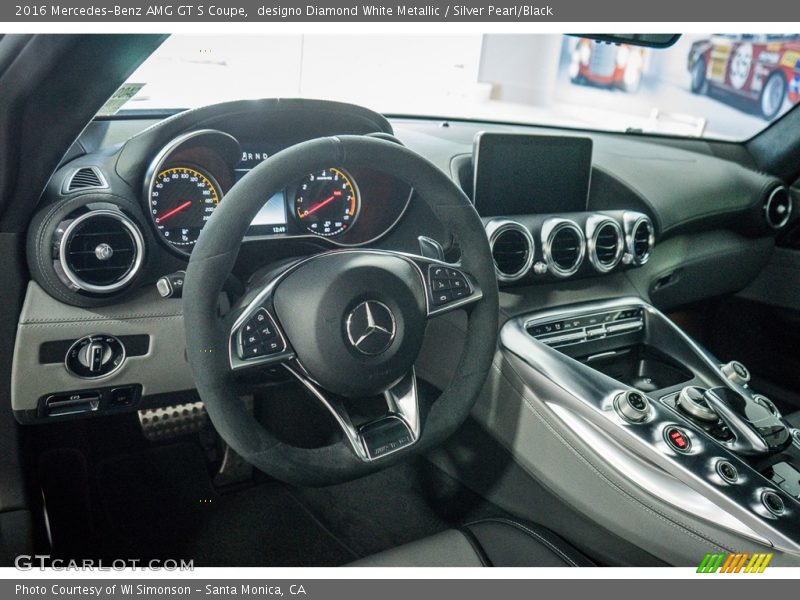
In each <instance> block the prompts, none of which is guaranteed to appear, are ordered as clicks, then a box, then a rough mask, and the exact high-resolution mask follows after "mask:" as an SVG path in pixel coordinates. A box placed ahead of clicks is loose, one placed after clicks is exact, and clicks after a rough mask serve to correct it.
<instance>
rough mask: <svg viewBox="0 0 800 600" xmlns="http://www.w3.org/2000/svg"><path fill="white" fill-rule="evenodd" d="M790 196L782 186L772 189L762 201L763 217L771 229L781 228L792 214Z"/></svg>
mask: <svg viewBox="0 0 800 600" xmlns="http://www.w3.org/2000/svg"><path fill="white" fill-rule="evenodd" d="M792 204H793V203H792V197H791V196H790V195H789V192H788V190H787V189H786V188H785V187H783V186H778V187H776V188H775V189H774V190H772V191H771V192H770V194H769V196H767V199H766V200H765V201H764V219H765V220H766V222H767V225H769V226H770V227H771V228H772V229H782V228H783V227H784V226H785V225H786V223H788V222H789V217H791V216H792V208H793V206H792Z"/></svg>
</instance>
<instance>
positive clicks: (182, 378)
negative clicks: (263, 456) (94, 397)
mask: <svg viewBox="0 0 800 600" xmlns="http://www.w3.org/2000/svg"><path fill="white" fill-rule="evenodd" d="M93 333H106V334H110V335H115V336H125V335H141V334H146V335H149V336H150V348H149V350H148V353H147V354H145V355H142V356H132V357H128V358H127V359H126V360H125V362H124V363H123V364H122V366H121V367H120V368H119V369H118V370H117V371H115V372H114V373H113V374H111V375H109V376H108V377H105V378H103V380H102V383H97V384H93V382H87V381H86V380H83V379H80V378H78V377H76V376H74V375H72V374H70V373H69V372H68V371H67V370H66V369H65V368H64V365H63V363H54V364H40V363H39V347H40V346H41V344H43V343H44V342H48V341H56V340H71V339H78V338H81V337H84V336H85V335H89V334H93ZM185 351H186V343H185V341H184V326H183V314H182V311H181V301H180V300H176V299H164V298H161V297H160V296H159V295H158V293H157V291H156V289H155V287H150V288H148V289H147V290H143V291H142V292H140V293H138V294H131V298H130V299H129V300H128V301H126V302H123V303H120V304H116V305H114V306H107V307H102V308H94V309H84V308H79V307H76V306H71V305H68V304H64V303H61V302H59V301H57V300H55V299H53V298H52V297H50V296H49V295H48V294H47V293H46V292H45V291H44V290H43V289H42V288H41V287H40V286H39V285H38V284H37V283H35V282H30V283H29V284H28V289H27V292H26V295H25V302H24V305H23V308H22V313H21V314H20V318H19V323H18V326H17V337H16V342H15V346H14V358H13V363H12V370H11V406H12V408H13V410H15V411H24V410H34V409H35V408H36V406H37V402H38V400H39V398H40V397H42V396H44V395H46V394H51V393H54V392H67V391H73V390H80V389H92V388H93V387H95V385H97V386H103V387H105V386H113V385H118V384H119V385H129V384H136V383H139V384H141V385H142V394H143V395H151V394H162V393H169V392H179V391H184V390H190V389H194V380H193V379H192V376H191V373H190V371H189V365H188V363H187V362H186V358H185Z"/></svg>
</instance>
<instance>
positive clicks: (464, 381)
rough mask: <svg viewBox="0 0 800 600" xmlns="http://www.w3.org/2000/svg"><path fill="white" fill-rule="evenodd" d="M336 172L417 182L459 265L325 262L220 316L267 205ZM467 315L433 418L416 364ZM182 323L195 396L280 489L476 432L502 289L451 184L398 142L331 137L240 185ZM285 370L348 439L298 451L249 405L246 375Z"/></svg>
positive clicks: (200, 251)
mask: <svg viewBox="0 0 800 600" xmlns="http://www.w3.org/2000/svg"><path fill="white" fill-rule="evenodd" d="M331 165H335V166H337V167H341V168H345V169H352V168H369V169H374V170H377V171H381V172H384V173H387V174H390V175H392V176H394V177H397V178H398V179H401V180H403V181H405V182H406V183H407V184H409V185H410V186H411V187H412V188H414V190H415V192H416V194H415V200H416V199H422V200H424V201H425V202H427V203H428V204H429V205H430V207H431V209H432V210H433V213H434V214H435V215H436V217H437V218H438V219H439V220H440V221H441V223H442V225H444V227H445V228H446V229H447V230H448V231H449V232H450V233H451V234H452V235H454V237H455V238H456V239H457V240H458V242H459V246H460V251H461V260H460V262H459V263H458V264H446V263H444V262H441V261H437V260H433V259H429V258H425V257H422V256H416V255H411V254H406V253H401V252H392V251H386V250H373V249H343V250H334V251H330V252H323V253H321V254H317V255H313V256H311V257H307V258H303V259H298V260H296V261H294V262H290V263H289V264H286V265H283V266H282V267H279V268H277V269H275V270H274V271H273V272H272V273H270V275H269V276H268V277H265V278H262V279H261V280H260V281H259V282H258V283H256V284H253V285H252V287H251V289H248V290H247V292H246V293H245V294H244V296H243V297H242V298H241V299H240V300H239V301H238V303H237V304H236V305H235V306H234V307H233V308H232V309H231V310H230V311H228V312H227V314H225V315H220V311H219V298H220V293H221V292H222V289H223V285H224V284H225V281H226V279H227V278H228V276H229V275H230V273H231V271H232V269H233V266H234V263H235V261H236V257H237V255H238V252H239V248H240V246H241V244H242V239H243V238H244V236H245V233H246V231H247V229H248V227H249V225H250V223H251V221H252V220H253V218H254V217H255V215H256V213H257V212H258V211H259V210H260V209H261V208H262V207H263V204H264V199H265V198H271V197H272V196H273V195H274V194H275V193H276V192H277V191H279V190H281V189H283V188H284V186H285V185H286V184H287V183H289V182H292V181H297V180H300V179H302V178H303V177H305V176H306V175H307V174H308V173H314V172H317V171H320V170H322V169H324V168H328V167H330V166H331ZM443 289H446V290H447V291H448V293H446V294H442V293H441V290H443ZM437 291H439V292H440V293H438V294H437ZM455 309H464V310H466V312H467V322H468V325H467V330H466V337H465V343H464V347H463V351H462V354H461V357H460V360H459V362H458V366H457V367H456V371H455V375H454V377H453V379H452V381H451V383H450V384H449V385H448V387H447V388H446V389H445V390H444V391H443V392H442V394H441V396H439V397H438V398H437V399H436V400H435V401H434V402H433V403H432V404H431V405H430V406H426V407H425V408H424V410H423V409H422V407H421V405H420V403H419V401H418V394H417V381H416V378H415V374H414V363H415V361H416V359H417V356H418V354H419V352H420V349H421V346H422V342H423V337H424V334H425V328H426V322H427V320H428V319H430V318H432V317H435V316H438V315H441V314H443V313H445V312H448V311H451V310H455ZM183 315H184V322H185V328H186V344H187V356H188V360H189V364H190V365H191V369H192V373H193V375H194V380H195V382H196V385H197V390H198V392H199V394H200V397H201V399H202V400H203V402H204V403H205V405H206V408H207V410H208V414H209V416H210V418H211V421H212V423H213V424H214V426H215V427H216V429H217V431H218V432H219V434H220V435H221V436H222V438H223V439H224V440H225V441H226V442H227V443H228V444H229V445H230V446H231V447H232V448H233V449H234V450H235V451H236V452H237V453H239V454H240V455H241V456H242V458H244V459H245V460H247V461H248V462H249V463H251V464H253V465H254V466H256V467H257V468H259V469H261V470H262V471H264V472H266V473H267V474H269V475H271V476H273V477H275V478H277V479H280V480H283V481H286V482H289V483H293V484H298V485H328V484H332V483H337V482H340V481H345V480H348V479H353V478H355V477H359V476H362V475H365V474H367V473H369V472H372V471H374V470H377V469H380V468H383V467H385V466H389V465H391V464H393V463H395V462H397V461H398V460H400V459H402V458H403V457H405V456H407V455H409V454H411V453H415V452H420V451H423V450H425V449H429V448H431V447H433V446H434V445H436V444H438V443H440V442H441V441H443V440H444V439H445V438H446V437H447V436H448V435H450V434H451V433H453V432H454V431H455V430H456V429H457V428H458V427H459V426H460V425H461V424H462V423H463V422H464V420H465V419H466V418H467V416H468V414H469V411H470V409H471V408H472V405H473V404H474V403H475V401H476V399H477V397H478V394H479V392H480V390H481V388H482V386H483V384H484V381H485V379H486V376H487V373H488V370H489V368H490V367H491V363H492V357H493V355H494V352H495V346H496V341H497V321H498V293H497V280H496V278H495V273H494V263H493V261H492V256H491V251H490V249H489V245H488V241H487V238H486V234H485V232H484V228H483V225H482V223H481V220H480V218H479V217H478V214H477V213H476V212H475V209H474V208H473V206H472V204H471V203H470V202H469V200H468V199H467V197H466V196H465V195H464V193H463V192H462V191H461V190H460V189H459V188H458V187H457V186H456V185H455V184H454V183H453V181H452V180H451V179H450V178H449V177H448V176H447V175H446V174H445V173H443V172H442V171H441V170H439V169H438V168H437V167H435V166H434V165H433V164H431V163H430V162H428V161H427V160H425V159H424V158H422V157H421V156H419V155H418V154H416V153H414V152H412V151H411V150H409V149H407V148H404V147H403V146H400V145H398V144H396V143H393V142H389V141H385V140H379V139H375V138H370V137H360V136H343V137H333V138H320V139H316V140H311V141H308V142H304V143H301V144H298V145H296V146H292V147H290V148H288V149H286V150H283V151H281V152H279V153H277V154H275V155H273V156H271V157H270V158H268V159H267V160H265V161H264V162H262V163H261V164H260V165H258V166H257V167H256V168H254V169H253V170H252V171H251V172H250V173H248V174H247V175H246V176H245V177H244V178H242V180H241V181H239V182H238V183H236V185H234V186H233V188H231V190H230V191H229V192H228V194H227V195H226V197H225V201H224V202H222V203H221V204H220V205H219V207H218V208H217V209H216V210H215V212H214V215H213V217H212V218H211V219H209V221H208V223H207V224H206V226H205V228H204V230H203V233H202V235H201V236H200V238H199V240H198V242H197V244H196V246H195V248H194V250H193V252H192V255H191V259H190V261H189V266H188V268H187V271H186V279H185V284H184V291H183ZM276 364H282V365H283V366H284V367H285V368H286V369H287V370H289V371H290V372H291V373H292V374H293V375H295V376H296V377H297V378H298V379H299V380H300V381H301V382H302V383H303V384H304V385H305V386H306V388H307V389H308V390H309V391H310V392H311V393H312V394H313V395H314V396H315V397H316V398H317V399H318V400H320V401H321V402H322V403H323V405H324V406H325V407H326V408H327V409H328V410H329V411H330V413H331V414H332V415H333V417H334V418H335V420H336V422H337V423H338V425H339V427H340V428H341V430H342V432H343V435H342V436H340V438H339V441H337V442H335V443H333V444H331V445H328V446H324V447H321V448H301V447H297V446H293V445H290V444H287V443H285V442H283V441H281V440H279V439H278V438H277V437H276V436H275V435H273V434H272V433H271V432H270V431H269V430H268V429H267V428H265V427H264V426H262V425H261V424H260V423H259V422H258V421H257V420H256V419H255V418H254V417H253V416H252V415H251V414H250V412H249V411H248V410H247V409H246V408H245V406H244V403H243V402H242V401H241V400H240V398H239V397H238V394H237V386H236V377H237V374H238V373H241V372H245V371H247V372H250V371H251V370H252V369H259V368H264V367H265V366H274V365H276ZM375 396H378V397H380V396H383V398H385V400H386V412H385V414H384V415H382V416H380V417H378V418H375V419H373V420H370V421H369V422H366V423H362V424H358V425H355V424H354V422H353V421H352V420H351V418H350V416H349V414H348V411H347V409H346V408H345V404H346V403H347V402H353V401H356V402H357V399H358V398H374V397H375Z"/></svg>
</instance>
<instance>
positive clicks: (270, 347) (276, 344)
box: [262, 339, 283, 354]
mask: <svg viewBox="0 0 800 600" xmlns="http://www.w3.org/2000/svg"><path fill="white" fill-rule="evenodd" d="M262 346H263V348H264V352H265V353H266V354H275V353H276V352H280V351H281V350H283V344H281V343H280V341H278V340H277V339H276V340H272V341H269V342H264V343H263V344H262Z"/></svg>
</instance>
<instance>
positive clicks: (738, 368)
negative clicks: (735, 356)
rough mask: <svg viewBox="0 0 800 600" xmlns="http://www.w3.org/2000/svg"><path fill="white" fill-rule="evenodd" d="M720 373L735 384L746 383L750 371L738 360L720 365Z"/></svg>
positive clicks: (748, 379)
mask: <svg viewBox="0 0 800 600" xmlns="http://www.w3.org/2000/svg"><path fill="white" fill-rule="evenodd" d="M722 374H723V375H725V377H727V378H728V380H729V381H731V382H733V383H735V384H737V385H746V384H747V382H748V381H750V371H748V370H747V367H745V366H744V365H743V364H742V363H740V362H739V361H738V360H732V361H731V362H729V363H728V364H725V365H722Z"/></svg>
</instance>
